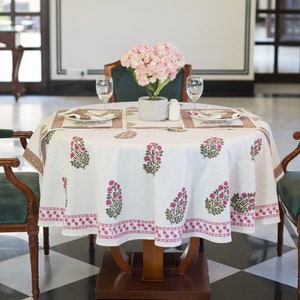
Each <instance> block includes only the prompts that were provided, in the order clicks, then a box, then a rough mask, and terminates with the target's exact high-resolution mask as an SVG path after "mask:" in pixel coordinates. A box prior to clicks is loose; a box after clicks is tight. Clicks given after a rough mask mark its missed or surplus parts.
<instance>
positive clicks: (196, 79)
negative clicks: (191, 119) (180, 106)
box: [186, 75, 204, 110]
mask: <svg viewBox="0 0 300 300" xmlns="http://www.w3.org/2000/svg"><path fill="white" fill-rule="evenodd" d="M203 88H204V82H203V78H202V77H201V76H199V75H191V76H188V78H187V80H186V92H187V94H188V96H189V98H190V99H191V100H192V102H193V103H194V108H193V110H196V102H197V101H198V100H199V99H200V97H201V95H202V93H203Z"/></svg>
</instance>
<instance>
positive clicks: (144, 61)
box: [121, 43, 185, 100]
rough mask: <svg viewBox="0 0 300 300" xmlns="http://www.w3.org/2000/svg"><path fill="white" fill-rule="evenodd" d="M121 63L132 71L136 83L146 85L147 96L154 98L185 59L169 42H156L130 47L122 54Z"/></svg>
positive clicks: (172, 77)
mask: <svg viewBox="0 0 300 300" xmlns="http://www.w3.org/2000/svg"><path fill="white" fill-rule="evenodd" d="M121 64H122V66H124V67H126V68H128V69H129V70H130V71H132V73H133V77H134V79H135V81H136V82H137V84H138V85H140V86H144V87H146V90H147V93H148V96H149V98H150V99H151V100H155V99H157V98H158V96H159V93H160V91H161V90H162V89H163V88H164V87H165V86H166V85H167V84H168V83H169V82H170V81H172V80H174V79H175V77H176V75H177V73H178V72H179V70H180V69H181V68H182V67H183V66H184V64H185V61H184V56H183V54H182V53H181V52H180V51H179V50H178V49H177V48H176V47H175V46H173V45H172V44H171V43H157V44H155V45H153V46H148V45H145V44H142V45H139V46H135V47H133V48H131V49H130V50H128V51H127V52H125V53H124V54H123V55H122V57H121Z"/></svg>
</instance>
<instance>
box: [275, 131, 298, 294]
mask: <svg viewBox="0 0 300 300" xmlns="http://www.w3.org/2000/svg"><path fill="white" fill-rule="evenodd" d="M293 137H294V139H295V140H300V131H296V132H294V134H293ZM299 153H300V142H299V144H298V146H297V147H296V148H295V149H294V150H293V151H292V152H291V153H289V154H288V155H287V156H286V157H285V158H284V159H283V160H282V162H281V165H282V168H283V170H284V173H285V174H284V176H283V178H281V179H280V180H279V182H278V185H277V189H278V200H279V204H280V205H279V209H280V223H278V240H277V254H278V256H281V255H282V243H283V228H284V216H285V215H287V217H288V218H289V219H290V221H291V222H292V223H293V224H294V225H295V226H296V227H297V232H298V288H297V294H298V299H300V278H299V275H300V217H299V213H300V169H299V171H288V170H287V166H288V164H289V162H290V161H291V160H293V159H294V158H295V157H296V156H297V155H298V154H299Z"/></svg>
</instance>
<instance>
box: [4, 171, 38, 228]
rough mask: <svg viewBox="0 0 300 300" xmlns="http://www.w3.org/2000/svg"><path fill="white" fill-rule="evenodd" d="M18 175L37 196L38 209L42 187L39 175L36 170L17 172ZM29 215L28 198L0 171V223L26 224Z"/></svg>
mask: <svg viewBox="0 0 300 300" xmlns="http://www.w3.org/2000/svg"><path fill="white" fill-rule="evenodd" d="M15 175H16V177H17V178H18V179H19V180H21V181H22V182H24V183H25V184H26V185H28V186H29V187H30V188H31V189H32V191H33V193H34V195H35V198H36V202H37V203H36V205H37V211H38V207H39V199H40V189H39V175H38V173H34V172H15ZM26 217H27V199H26V197H25V195H24V193H23V192H21V191H20V190H18V189H17V188H16V187H15V186H14V185H12V184H11V182H10V181H8V179H7V178H6V176H5V174H4V173H0V224H12V223H15V224H24V223H26Z"/></svg>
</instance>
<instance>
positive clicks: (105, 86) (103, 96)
mask: <svg viewBox="0 0 300 300" xmlns="http://www.w3.org/2000/svg"><path fill="white" fill-rule="evenodd" d="M96 92H97V95H98V98H99V99H100V101H101V103H104V104H106V103H107V102H108V100H109V98H110V97H111V95H112V93H113V79H112V77H109V76H105V75H101V76H99V77H97V79H96Z"/></svg>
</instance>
